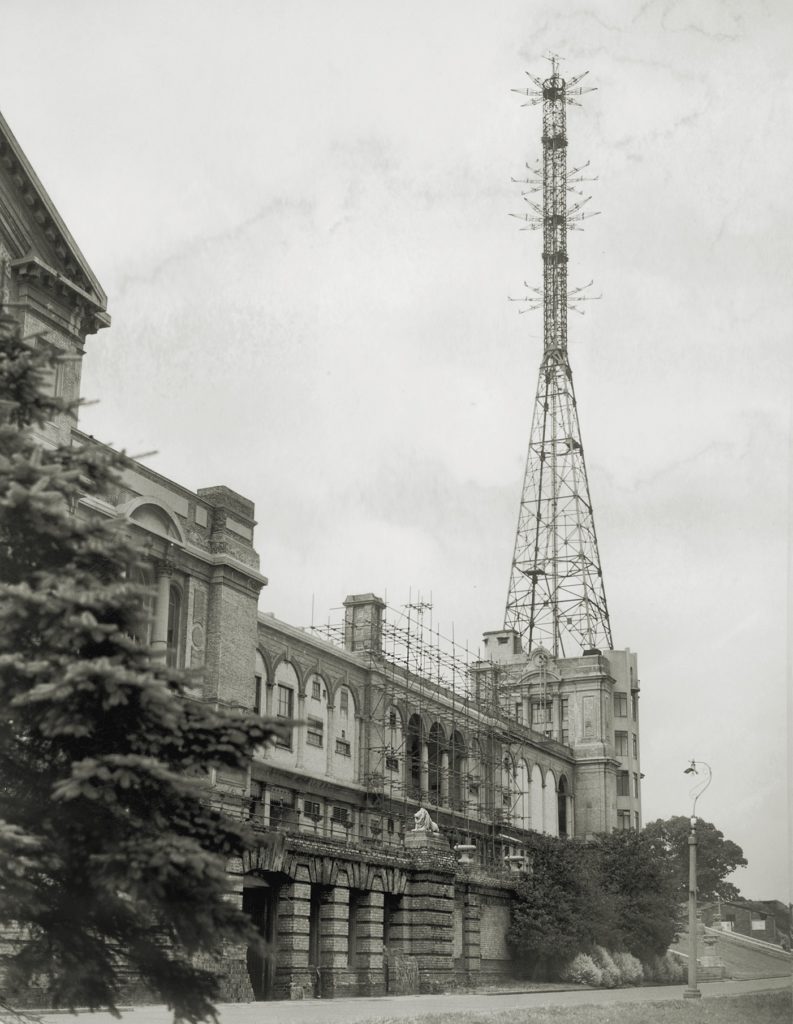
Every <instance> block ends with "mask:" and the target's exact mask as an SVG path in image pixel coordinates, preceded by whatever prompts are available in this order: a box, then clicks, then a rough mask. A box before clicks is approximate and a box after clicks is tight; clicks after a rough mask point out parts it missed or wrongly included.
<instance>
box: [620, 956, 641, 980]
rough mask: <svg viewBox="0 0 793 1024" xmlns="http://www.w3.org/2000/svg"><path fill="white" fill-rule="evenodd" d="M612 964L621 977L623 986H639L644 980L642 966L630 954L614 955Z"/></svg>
mask: <svg viewBox="0 0 793 1024" xmlns="http://www.w3.org/2000/svg"><path fill="white" fill-rule="evenodd" d="M614 963H615V964H616V965H617V968H618V970H619V972H620V974H621V975H622V984H623V985H641V983H642V979H643V978H644V972H643V970H642V964H641V961H640V960H637V959H636V957H635V956H634V955H633V954H632V953H615V954H614Z"/></svg>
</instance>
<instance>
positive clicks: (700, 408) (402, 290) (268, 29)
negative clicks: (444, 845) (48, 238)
mask: <svg viewBox="0 0 793 1024" xmlns="http://www.w3.org/2000/svg"><path fill="white" fill-rule="evenodd" d="M0 6H1V7H2V21H3V28H2V32H3V59H2V62H0V86H1V88H0V108H1V109H2V110H3V113H4V115H5V117H6V118H7V120H8V121H9V123H10V125H11V127H12V129H13V130H14V132H15V133H16V135H17V137H18V139H19V141H20V143H21V144H22V146H23V148H24V149H25V151H26V152H27V154H28V156H29V158H30V159H31V161H32V163H33V166H34V167H35V168H36V170H37V172H38V174H39V176H40V177H41V179H42V181H43V182H44V184H45V187H47V189H48V190H49V191H50V194H51V195H52V197H53V199H54V201H55V203H56V205H57V206H58V208H59V209H60V211H61V213H62V215H63V217H64V219H65V220H66V222H67V224H68V225H69V227H70V229H71V230H72V232H73V234H74V235H75V237H76V239H77V241H78V243H79V244H80V246H81V248H82V249H83V251H84V253H85V254H86V256H87V258H88V260H89V262H90V264H91V265H92V267H93V269H94V270H95V272H96V273H97V275H98V277H99V279H100V280H101V281H102V283H103V285H104V287H105V289H106V291H107V292H108V295H109V308H110V312H111V314H112V317H113V326H112V327H111V328H110V330H107V331H104V332H102V333H101V334H100V335H98V336H96V337H95V338H92V339H91V340H90V342H89V346H88V353H87V358H86V360H85V367H84V389H83V390H84V394H85V395H86V396H87V397H92V398H94V397H95V398H98V399H100V400H101V401H100V404H98V405H96V406H93V407H91V408H90V409H86V410H85V412H84V414H83V420H82V426H83V427H84V428H85V429H86V430H88V431H89V432H91V433H93V434H94V435H96V436H97V437H99V438H101V439H103V440H106V441H110V442H113V443H115V444H116V445H118V446H121V447H124V448H126V449H127V450H128V451H130V452H132V453H133V454H134V453H139V452H147V451H149V450H151V449H157V451H158V454H157V455H156V456H155V457H153V458H151V460H150V464H151V465H152V466H153V467H154V468H156V469H157V470H159V471H160V472H162V473H164V474H166V475H168V476H172V477H174V478H175V479H177V480H179V481H181V482H182V483H184V484H186V485H187V486H189V487H193V488H195V487H202V486H210V485H213V484H219V483H224V484H227V485H228V486H230V487H232V488H234V489H236V490H238V491H240V492H242V493H243V494H245V495H247V496H249V497H251V498H252V499H254V500H255V502H256V508H257V515H258V521H259V526H258V530H257V538H258V547H259V550H260V552H261V556H262V569H263V571H264V572H265V574H266V575H267V576H268V577H269V578H270V585H269V587H267V589H266V591H265V592H264V594H263V597H262V602H261V607H262V609H263V610H266V611H272V612H274V613H275V614H276V615H278V616H279V617H282V618H285V619H286V620H288V621H290V622H293V623H296V624H300V625H302V624H308V623H309V621H310V619H311V609H312V599H313V604H314V608H315V619H317V620H320V619H323V618H325V617H326V616H327V615H328V614H329V610H330V609H333V608H334V607H338V605H339V604H340V603H341V601H342V599H343V598H344V596H345V594H347V593H354V592H361V591H366V590H375V591H377V592H379V593H381V594H383V595H385V594H386V593H387V598H388V601H389V603H390V604H392V605H395V606H400V605H401V604H403V603H405V602H406V601H407V600H408V596H409V595H410V594H412V595H413V596H414V597H415V596H416V594H417V593H419V592H420V593H421V594H422V596H424V597H428V596H429V595H430V594H431V595H432V602H433V616H434V620H435V622H436V623H439V624H440V625H441V628H443V629H445V630H446V631H447V632H450V631H451V628H452V623H453V624H454V631H455V635H456V637H457V639H458V640H460V639H464V638H467V639H468V640H469V642H470V644H471V645H472V646H473V647H475V646H476V645H477V643H478V641H479V637H480V635H481V633H482V631H483V630H486V629H493V628H498V627H499V626H500V625H501V622H502V621H503V614H504V602H505V599H506V592H507V585H508V581H509V568H510V560H511V556H512V545H513V541H514V530H515V524H516V519H517V511H518V502H519V497H520V486H521V477H522V471H523V465H524V460H525V454H526V446H527V442H528V430H529V420H530V414H531V407H532V402H533V397H534V391H535V387H536V375H537V368H538V365H539V359H540V352H541V340H542V325H541V320H540V318H539V314H526V315H525V316H519V315H518V313H517V310H516V307H515V306H514V305H512V304H510V303H509V302H508V301H507V296H508V295H510V294H512V295H516V294H521V292H522V290H523V288H522V282H523V281H524V280H526V281H528V282H529V283H530V284H531V283H539V277H540V256H539V253H540V239H539V237H538V236H537V235H536V234H534V233H531V232H520V231H518V230H517V227H518V222H517V221H515V220H511V219H510V218H509V217H508V216H507V215H508V214H509V213H510V212H512V211H519V210H520V207H521V203H520V198H519V187H518V186H516V185H514V184H511V182H510V177H511V176H520V173H521V170H522V168H523V166H524V163H525V162H526V161H527V160H528V161H533V160H535V159H536V158H537V157H538V156H539V155H540V151H541V148H540V112H539V110H538V108H522V107H521V103H520V99H519V97H517V96H516V95H515V94H513V93H511V92H510V89H511V88H513V87H521V86H524V85H526V84H528V80H527V79H526V78H525V75H524V71H526V70H531V71H533V72H535V73H538V74H540V75H542V74H544V73H545V72H546V71H547V69H548V66H549V65H548V63H547V61H546V60H545V55H546V54H547V53H548V52H549V51H551V50H553V51H555V52H557V53H559V54H561V55H562V56H563V58H564V60H563V64H562V70H563V73H566V74H567V75H568V76H571V75H573V74H576V73H578V72H580V71H583V70H586V69H589V71H590V78H589V80H590V81H591V84H592V85H595V86H597V91H596V92H593V93H590V94H589V95H588V96H587V97H586V98H585V104H584V106H583V107H582V108H577V107H574V108H571V110H570V112H569V116H568V135H569V140H570V145H569V154H570V159H571V161H572V162H573V163H579V162H583V161H584V160H586V159H589V160H591V167H592V169H593V171H594V173H595V174H597V175H598V179H599V180H598V181H597V182H594V183H593V184H592V191H593V195H594V198H593V201H592V204H591V205H592V208H593V209H597V210H600V211H602V215H601V216H599V217H596V218H593V219H592V220H590V221H588V222H587V224H586V230H585V231H584V232H583V233H578V232H576V233H574V234H573V235H572V236H571V239H570V246H569V248H570V258H571V262H570V280H571V283H572V284H577V283H580V284H584V283H586V282H587V281H589V280H590V279H592V278H594V279H595V283H596V287H595V290H596V292H597V293H602V296H603V297H602V299H601V300H600V301H599V302H594V303H590V304H588V308H587V315H586V316H585V317H577V316H575V314H571V324H570V351H571V361H572V365H573V369H574V372H575V380H576V391H577V397H578V401H579V412H580V416H581V424H582V432H583V438H584V444H585V448H586V452H587V465H588V470H589V477H590V488H591V492H592V497H593V501H594V506H595V515H596V524H597V529H598V536H599V540H600V552H601V559H602V563H603V568H604V575H605V583H606V592H607V597H608V601H609V607H610V612H611V620H612V627H613V633H614V638H615V643H616V645H617V646H629V647H631V649H633V650H635V651H637V652H638V654H639V665H640V674H641V681H642V695H643V696H642V705H641V707H642V744H643V763H642V767H643V770H644V772H645V774H646V779H645V783H644V816H645V820H647V821H649V820H652V819H654V818H656V817H666V816H669V815H672V814H681V813H682V814H685V813H688V811H689V809H690V801H689V799H688V782H687V778H686V777H684V776H683V775H682V770H683V768H684V767H685V766H686V762H687V761H688V760H689V759H690V758H692V757H694V758H697V759H699V760H704V761H707V762H709V763H710V764H711V765H712V768H713V784H712V786H711V787H710V789H709V790H708V792H707V794H706V795H705V796H704V797H703V798H702V800H701V802H700V805H699V810H700V811H701V813H702V815H703V816H704V817H706V818H708V819H710V820H712V821H714V822H715V823H716V824H717V825H718V826H719V827H720V828H721V829H722V830H723V831H724V832H725V834H726V835H727V836H728V837H730V838H731V839H733V840H735V841H736V842H738V843H740V845H741V846H742V847H743V849H744V852H745V853H746V855H747V857H748V858H749V862H750V866H749V868H748V869H746V870H744V871H741V872H740V873H739V874H738V876H737V877H736V878H735V881H736V882H737V884H738V885H739V886H740V887H741V889H742V891H743V892H744V894H745V895H747V896H752V897H755V898H781V899H785V898H787V897H786V892H787V891H788V882H787V877H786V876H787V862H788V857H787V854H786V847H787V824H786V822H787V804H788V797H787V794H786V757H785V748H786V732H787V730H786V714H787V712H786V687H785V659H786V632H787V614H786V564H787V546H786V531H787V525H786V524H787V502H788V499H787V489H788V482H787V478H788V470H787V466H788V464H789V449H788V435H789V427H788V406H789V395H790V384H789V380H790V378H789V369H788V367H789V349H790V340H789V329H790V312H791V300H790V284H789V280H790V268H791V231H790V228H791V212H792V210H791V208H792V204H791V195H790V183H789V173H788V172H789V165H790V157H791V147H790V143H789V127H790V123H791V114H792V113H793V111H791V94H793V90H791V84H792V83H791V74H790V68H789V64H790V62H789V51H790V40H791V20H792V19H791V14H790V11H791V7H790V4H789V3H788V2H787V0H767V2H764V0H664V2H655V0H641V2H640V0H593V2H590V3H587V4H581V5H579V4H574V3H569V4H563V5H560V4H553V5H552V4H548V3H526V2H525V0H518V2H513V0H501V2H499V3H498V4H492V3H487V2H485V0H476V2H473V0H469V2H463V0H402V2H401V3H398V4H394V3H386V2H385V0H358V2H356V0H313V2H312V0H290V2H288V3H287V2H276V0H259V2H242V0H237V2H228V0H227V2H225V3H222V4H221V3H214V2H208V0H191V2H177V0H157V2H153V0H149V2H141V0H136V2H134V3H133V2H131V0H125V2H121V0H70V2H69V3H68V4H64V3H62V2H56V0H51V2H48V0H36V2H33V3H30V2H28V0H2V4H1V5H0ZM560 12H561V13H560Z"/></svg>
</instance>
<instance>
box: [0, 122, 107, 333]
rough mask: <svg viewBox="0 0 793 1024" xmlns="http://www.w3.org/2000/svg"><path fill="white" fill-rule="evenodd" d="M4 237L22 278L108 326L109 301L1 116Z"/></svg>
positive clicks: (1, 222) (1, 228)
mask: <svg viewBox="0 0 793 1024" xmlns="http://www.w3.org/2000/svg"><path fill="white" fill-rule="evenodd" d="M0 232H2V241H3V247H4V248H5V249H6V251H7V252H8V254H9V256H10V266H11V267H12V268H13V269H14V270H15V271H16V273H17V274H18V275H19V276H20V277H25V276H31V275H34V276H35V277H36V278H41V277H48V278H49V279H50V281H51V282H54V283H55V284H56V285H57V287H59V288H60V289H62V290H63V291H64V294H67V295H69V294H70V293H71V294H70V297H71V298H72V300H73V301H77V302H79V303H80V304H81V305H82V306H84V307H85V306H88V307H90V309H91V312H92V313H93V315H94V317H95V318H96V319H97V323H96V324H95V326H94V329H95V330H96V329H97V328H98V327H102V326H105V324H106V323H109V317H108V316H107V313H106V312H105V310H106V307H107V296H106V295H105V293H104V291H103V289H102V286H101V285H100V284H99V281H98V280H97V278H96V275H95V274H94V272H93V271H92V270H91V268H90V266H89V265H88V263H87V261H86V259H85V257H84V256H83V254H82V253H81V252H80V249H79V247H78V245H77V243H76V242H75V240H74V239H73V238H72V236H71V234H70V233H69V230H68V228H67V227H66V225H65V224H64V222H63V220H62V218H61V216H60V214H59V213H58V211H57V209H56V208H55V204H54V203H53V202H52V200H51V199H50V197H49V195H48V194H47V192H46V190H45V189H44V186H43V185H42V184H41V182H40V181H39V179H38V177H37V175H36V173H35V171H34V170H33V168H32V167H31V165H30V163H29V161H28V159H27V157H26V156H25V154H24V152H23V151H22V148H21V146H20V145H19V143H18V142H17V140H16V139H15V137H14V135H13V133H12V132H11V129H10V128H9V126H8V124H7V123H6V121H5V119H4V118H3V117H2V115H0Z"/></svg>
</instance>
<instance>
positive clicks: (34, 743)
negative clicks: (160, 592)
mask: <svg viewBox="0 0 793 1024" xmlns="http://www.w3.org/2000/svg"><path fill="white" fill-rule="evenodd" d="M49 360H50V356H49V355H48V353H47V350H46V348H45V347H43V346H41V345H37V344H36V340H35V339H24V338H22V337H21V332H20V330H19V328H18V326H17V324H16V322H15V320H14V319H13V318H12V317H11V316H8V315H6V314H4V313H3V312H2V310H0V921H2V922H3V924H4V926H11V925H13V927H14V929H15V931H16V934H17V935H18V942H17V943H16V944H15V947H14V950H13V952H12V954H11V955H10V956H9V957H8V958H7V961H6V963H5V964H3V965H1V968H2V969H1V970H0V973H3V974H4V975H5V983H4V991H5V993H6V998H8V999H13V997H14V992H15V991H16V992H18V991H19V990H20V989H21V988H22V987H24V986H25V985H27V984H28V983H29V982H30V980H31V979H35V980H36V983H37V984H38V985H43V986H44V988H45V989H46V992H47V995H48V997H49V998H50V999H51V1000H52V1002H53V1004H54V1005H58V1006H64V1007H70V1008H74V1007H76V1006H88V1007H92V1008H99V1007H107V1008H110V1009H114V1008H115V1006H116V1004H117V1002H118V1000H119V996H120V994H121V992H122V985H123V982H124V979H125V977H127V976H128V975H129V973H130V972H132V973H133V974H137V975H138V976H139V977H140V978H141V979H142V981H143V982H144V983H145V984H146V985H147V986H149V987H150V988H151V989H152V990H153V991H154V992H156V993H159V994H160V996H161V998H162V999H163V1000H164V1001H166V1002H167V1003H168V1005H169V1006H171V1007H172V1008H173V1009H174V1012H175V1016H176V1018H177V1019H185V1020H188V1021H191V1022H194V1021H198V1020H200V1019H204V1018H206V1017H207V1016H212V1015H213V1014H214V1009H213V1000H214V999H216V998H217V994H218V981H217V978H216V975H215V974H214V973H213V972H212V971H211V970H210V969H209V968H207V967H206V963H207V961H208V959H209V958H208V957H207V956H206V955H205V954H209V955H210V957H211V956H212V955H214V954H217V953H219V952H220V951H221V950H222V949H223V948H226V946H227V944H229V943H237V944H238V943H245V942H247V941H249V940H252V939H253V937H254V936H253V931H252V929H251V926H250V924H249V922H248V920H247V918H246V916H245V915H244V914H243V912H242V910H241V909H239V908H238V907H237V906H236V905H235V904H234V902H233V901H230V900H229V899H228V895H227V882H226V873H225V866H226V863H227V859H228V858H229V857H231V856H235V855H239V854H240V853H241V852H242V851H243V850H244V849H245V848H246V846H247V845H248V844H249V843H250V841H251V837H250V834H249V833H248V831H247V829H246V826H245V824H244V823H243V822H242V821H241V820H239V819H234V818H233V817H231V816H229V815H227V814H225V813H224V812H223V811H222V809H219V808H218V807H217V806H213V804H212V801H211V798H210V787H209V782H208V777H209V776H208V773H209V770H210V769H212V768H223V767H229V766H230V767H233V768H236V769H244V768H245V767H246V766H247V764H248V763H249V761H250V758H251V754H252V751H253V749H254V748H255V747H256V746H257V745H258V744H261V743H263V742H265V741H266V740H267V739H269V738H270V737H271V736H272V735H273V733H274V732H275V731H277V727H275V726H273V724H272V723H270V722H268V721H266V720H264V719H262V718H260V717H259V716H257V715H254V714H252V713H246V712H231V711H222V710H217V709H215V708H212V707H210V706H209V705H207V704H203V703H201V702H200V701H197V700H194V699H192V698H191V697H190V696H189V694H188V693H187V683H186V677H185V676H184V674H183V673H179V672H177V671H175V670H173V669H171V668H168V667H167V666H166V664H165V659H164V658H162V657H156V656H154V655H153V654H152V652H151V650H150V649H148V648H147V647H146V646H144V645H143V644H142V643H141V642H140V641H139V640H137V639H136V638H135V637H136V632H140V628H139V627H140V621H141V616H142V615H144V614H145V608H146V598H147V595H146V592H145V589H144V588H142V587H141V586H139V585H137V584H134V583H133V582H131V581H130V579H129V578H128V576H129V573H128V570H129V567H130V566H131V565H133V564H135V563H136V561H137V559H138V552H137V551H136V549H135V546H134V544H133V542H132V539H131V537H130V535H129V533H128V531H127V530H126V529H125V527H124V525H123V524H122V523H120V522H119V520H114V519H109V518H106V517H103V516H100V515H98V514H96V513H90V512H87V511H85V510H83V509H78V502H80V500H81V499H82V498H83V497H84V496H85V495H88V496H98V497H101V496H102V495H104V494H107V493H108V492H109V489H110V488H111V487H113V486H114V485H115V486H116V487H117V486H118V479H119V473H120V472H121V470H122V468H123V465H124V464H125V459H124V457H123V456H119V455H117V454H115V453H113V452H112V451H110V450H109V449H107V448H104V447H101V446H98V445H97V446H85V447H80V448H78V447H62V448H56V449H54V450H49V449H47V448H44V447H42V446H41V445H40V444H39V443H38V442H37V440H36V439H35V437H34V436H33V428H35V427H36V426H41V425H42V424H43V423H44V422H45V421H47V420H50V419H52V417H53V415H56V414H58V413H60V412H63V411H64V410H65V409H66V408H67V407H66V405H65V404H64V402H63V401H61V400H59V399H56V398H53V397H50V396H49V395H48V394H47V393H46V387H45V382H46V375H47V371H48V368H49V366H48V364H49ZM198 954H204V955H202V956H200V957H198ZM197 959H200V960H201V962H202V964H203V965H204V966H198V964H197Z"/></svg>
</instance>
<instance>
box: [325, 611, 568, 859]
mask: <svg viewBox="0 0 793 1024" xmlns="http://www.w3.org/2000/svg"><path fill="white" fill-rule="evenodd" d="M344 611H345V610H344V609H336V610H335V618H334V617H330V618H329V619H328V621H327V622H326V623H324V624H323V625H319V626H312V627H311V631H312V632H313V633H314V634H316V635H318V636H320V637H321V638H322V639H324V640H326V641H330V642H331V643H332V644H334V645H335V646H338V647H347V648H349V646H350V637H349V633H348V623H347V620H346V618H345V615H344ZM432 611H433V609H432V604H431V602H428V601H423V600H421V599H418V600H415V601H414V600H412V599H409V600H408V602H407V603H406V604H405V605H403V606H402V607H401V608H393V607H389V606H385V605H384V606H383V614H382V619H381V623H380V627H379V630H378V633H379V643H378V645H377V646H376V648H372V647H370V648H369V649H367V650H360V651H358V652H357V653H358V654H359V655H362V656H364V658H365V660H366V664H367V668H368V670H369V672H368V678H369V679H370V681H371V682H370V685H369V687H368V692H367V694H366V695H365V698H364V706H363V709H362V710H363V718H364V728H365V735H366V736H367V737H369V740H370V741H369V743H368V744H367V746H366V749H365V750H364V751H362V754H361V756H362V764H361V769H362V770H361V774H360V781H361V783H362V784H363V786H364V787H365V789H366V794H367V796H366V801H367V807H366V818H367V822H366V825H365V830H366V831H368V833H369V834H370V835H371V837H372V839H374V840H375V841H381V840H383V841H388V839H389V837H390V836H391V835H393V836H394V838H395V839H397V838H398V837H399V836H400V834H403V833H404V832H405V831H408V830H409V829H411V828H412V827H413V814H414V811H415V810H416V809H417V807H418V806H419V805H420V804H422V803H423V804H425V805H426V806H427V807H428V809H429V810H430V813H431V814H436V815H440V816H442V818H443V830H444V833H445V834H448V835H449V837H450V839H451V840H452V844H453V845H456V846H460V847H461V848H465V847H475V848H476V850H477V853H478V858H479V861H480V863H482V864H489V865H498V866H502V867H512V868H515V867H518V866H520V865H521V864H522V863H523V861H524V852H523V845H524V843H525V840H526V833H527V832H528V831H529V830H530V829H532V828H534V829H536V830H540V829H543V828H545V825H546V824H547V821H544V822H537V821H532V820H531V810H532V809H531V807H530V806H529V794H528V790H529V784H530V778H529V774H528V767H527V765H528V763H529V762H536V760H537V756H538V752H539V751H544V752H545V753H547V754H554V753H556V754H565V753H569V751H567V748H566V747H565V745H564V744H562V743H561V739H562V737H561V735H560V733H559V730H558V729H556V730H554V729H552V728H551V722H550V720H549V721H548V722H545V721H543V722H536V723H535V722H532V721H531V720H530V719H529V716H530V714H531V712H530V711H529V710H528V709H529V708H531V707H533V706H535V704H536V705H539V706H541V707H543V708H544V707H546V706H547V704H548V695H549V692H550V690H549V683H548V674H547V670H546V666H545V664H544V663H542V664H540V663H539V662H538V665H539V667H532V668H531V669H530V667H529V666H527V664H526V662H525V661H521V662H516V663H515V664H513V665H509V664H506V665H505V664H499V663H496V662H493V661H490V660H489V659H487V660H483V659H482V658H481V657H480V654H479V652H478V651H477V652H473V651H472V650H471V649H470V648H469V647H468V645H467V644H459V643H457V642H456V641H455V639H454V637H453V635H452V636H451V637H450V636H448V635H446V634H445V633H444V631H442V630H441V629H440V627H439V626H438V625H437V624H436V623H435V622H433V618H432ZM340 613H341V614H340ZM452 632H453V631H452ZM529 671H532V672H533V673H534V677H535V678H534V679H533V681H532V684H531V694H532V696H531V703H529V702H528V701H526V702H524V703H522V704H521V713H518V711H517V708H516V707H515V704H514V703H511V701H510V694H511V693H512V692H514V690H515V689H517V688H523V689H527V684H526V676H527V674H528V673H529ZM524 709H525V714H524V713H523V711H524ZM535 726H539V727H538V728H535ZM520 766H523V767H522V769H521V768H520ZM521 771H522V772H524V773H525V778H519V775H520V772H521ZM422 772H424V777H422ZM556 813H557V810H556V808H554V814H556Z"/></svg>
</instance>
